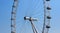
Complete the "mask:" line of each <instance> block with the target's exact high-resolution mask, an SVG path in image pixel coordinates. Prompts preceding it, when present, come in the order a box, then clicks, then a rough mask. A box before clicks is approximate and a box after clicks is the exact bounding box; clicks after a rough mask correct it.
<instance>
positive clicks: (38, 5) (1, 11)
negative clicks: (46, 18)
mask: <svg viewBox="0 0 60 33" xmlns="http://www.w3.org/2000/svg"><path fill="white" fill-rule="evenodd" d="M18 3H19V4H18V10H17V12H16V13H17V14H16V16H17V17H16V33H28V32H29V33H32V29H31V25H30V22H29V21H25V20H24V19H23V17H24V16H32V17H35V18H38V19H39V20H38V22H34V25H35V27H36V28H37V30H38V32H39V33H41V30H42V26H43V0H19V2H18ZM12 5H13V0H0V33H10V31H11V27H10V25H11V24H10V23H11V21H10V18H11V11H12ZM50 5H51V8H52V10H51V17H52V19H51V23H50V26H51V28H50V30H49V33H60V15H59V14H60V0H51V1H50Z"/></svg>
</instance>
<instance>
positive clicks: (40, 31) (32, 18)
mask: <svg viewBox="0 0 60 33" xmlns="http://www.w3.org/2000/svg"><path fill="white" fill-rule="evenodd" d="M28 1H29V0H28ZM31 1H32V2H31ZM31 1H30V2H28V4H30V5H28V7H27V9H26V10H24V11H23V12H24V15H23V18H22V20H23V21H22V22H21V24H22V25H21V26H20V33H48V31H49V28H50V19H51V16H50V10H51V8H50V4H49V1H50V0H43V11H42V12H43V13H44V14H43V16H41V13H42V12H40V4H41V3H40V0H31ZM17 6H18V0H14V2H13V6H12V12H11V33H16V12H17ZM22 14H23V13H21V15H22ZM41 17H43V19H44V20H43V22H42V21H41V19H42V18H41Z"/></svg>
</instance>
